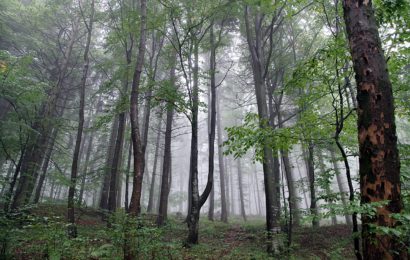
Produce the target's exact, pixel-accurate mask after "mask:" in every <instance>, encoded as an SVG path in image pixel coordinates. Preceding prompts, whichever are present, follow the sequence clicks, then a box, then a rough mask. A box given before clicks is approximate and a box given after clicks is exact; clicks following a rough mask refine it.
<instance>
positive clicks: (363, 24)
mask: <svg viewBox="0 0 410 260" xmlns="http://www.w3.org/2000/svg"><path fill="white" fill-rule="evenodd" d="M343 10H344V20H345V23H346V30H347V36H348V40H349V46H350V52H351V55H352V60H353V66H354V71H355V77H356V84H357V101H358V108H357V114H358V133H359V134H358V139H359V163H360V170H359V172H360V195H361V203H362V204H367V203H371V202H378V201H384V200H388V201H389V202H388V204H387V205H385V206H381V207H378V208H377V211H376V214H375V216H373V217H371V216H366V215H363V216H362V238H363V244H362V245H363V258H364V259H407V258H408V255H407V251H406V248H405V247H404V246H402V245H401V244H400V243H399V241H397V238H395V237H393V236H392V235H386V234H380V233H376V232H372V231H371V228H370V226H371V225H376V226H384V227H392V228H394V227H395V226H396V225H398V223H397V222H396V221H395V220H394V219H393V218H392V217H391V216H390V214H392V213H400V212H401V210H402V208H403V205H402V200H401V195H400V188H401V187H400V161H399V154H398V150H397V137H396V126H395V122H394V105H393V94H392V85H391V82H390V80H389V73H388V71H387V64H386V60H385V58H384V54H383V50H382V47H381V42H380V37H379V33H378V29H377V24H376V20H375V17H374V11H373V8H372V1H371V0H365V1H361V0H345V1H343Z"/></svg>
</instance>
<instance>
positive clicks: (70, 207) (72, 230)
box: [67, 0, 94, 238]
mask: <svg viewBox="0 0 410 260" xmlns="http://www.w3.org/2000/svg"><path fill="white" fill-rule="evenodd" d="M84 20H85V19H84ZM93 21H94V0H91V16H90V21H89V23H88V24H86V27H87V31H88V33H87V43H86V46H85V50H84V69H83V76H82V78H81V85H80V109H79V111H78V128H77V138H76V142H75V148H74V155H73V163H72V165H71V178H70V187H69V190H68V202H67V217H68V222H69V223H70V224H69V226H68V237H69V238H75V237H77V227H76V226H75V218H74V194H75V186H76V183H77V172H78V164H79V156H80V146H81V139H82V136H83V127H84V105H85V88H86V81H87V75H88V67H89V64H90V60H89V58H88V52H89V50H90V43H91V33H92V28H93ZM84 22H85V21H84ZM85 23H86V22H85Z"/></svg>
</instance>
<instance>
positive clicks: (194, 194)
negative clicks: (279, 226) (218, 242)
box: [187, 43, 212, 244]
mask: <svg viewBox="0 0 410 260" xmlns="http://www.w3.org/2000/svg"><path fill="white" fill-rule="evenodd" d="M198 48H199V46H198V43H195V44H194V66H193V87H192V111H191V113H192V114H191V116H192V119H191V131H192V133H191V157H190V166H189V168H190V170H189V175H190V176H189V181H190V191H189V193H188V196H190V198H191V199H190V201H191V203H190V207H189V210H188V217H187V224H188V238H187V243H188V244H198V222H199V214H200V209H201V206H200V196H199V185H198V110H199V86H198V76H199V75H198V70H199V65H198V63H199V57H198V56H199V55H198ZM211 187H212V186H211Z"/></svg>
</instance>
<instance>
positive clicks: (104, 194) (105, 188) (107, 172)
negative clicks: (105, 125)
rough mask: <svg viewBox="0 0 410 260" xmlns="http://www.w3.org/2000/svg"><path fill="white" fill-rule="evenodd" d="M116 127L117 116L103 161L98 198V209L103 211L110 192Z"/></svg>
mask: <svg viewBox="0 0 410 260" xmlns="http://www.w3.org/2000/svg"><path fill="white" fill-rule="evenodd" d="M118 125H119V120H118V116H117V115H116V116H115V117H114V120H113V122H112V127H111V134H110V140H109V142H108V153H107V158H106V161H105V168H104V175H103V183H102V187H101V196H100V202H99V208H100V209H105V210H106V209H108V196H109V192H110V180H111V171H112V170H111V166H112V161H113V158H114V150H115V148H114V147H115V141H116V140H117V133H118Z"/></svg>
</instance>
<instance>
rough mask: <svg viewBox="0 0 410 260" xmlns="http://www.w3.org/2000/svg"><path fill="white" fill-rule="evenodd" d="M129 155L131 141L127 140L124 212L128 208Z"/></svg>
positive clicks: (130, 154)
mask: <svg viewBox="0 0 410 260" xmlns="http://www.w3.org/2000/svg"><path fill="white" fill-rule="evenodd" d="M131 156H132V143H131V142H129V147H128V159H127V169H126V171H125V200H124V208H125V212H128V210H129V200H128V197H129V190H128V187H129V182H130V168H131Z"/></svg>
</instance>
